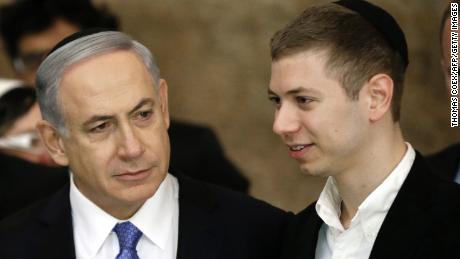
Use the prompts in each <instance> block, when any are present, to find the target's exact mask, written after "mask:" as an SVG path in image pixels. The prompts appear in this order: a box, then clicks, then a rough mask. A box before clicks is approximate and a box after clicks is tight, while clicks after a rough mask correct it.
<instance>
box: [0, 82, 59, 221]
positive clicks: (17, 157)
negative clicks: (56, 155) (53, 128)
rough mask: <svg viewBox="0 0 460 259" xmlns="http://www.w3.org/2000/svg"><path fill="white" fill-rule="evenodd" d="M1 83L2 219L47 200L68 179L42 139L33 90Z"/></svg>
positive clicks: (0, 186) (0, 157)
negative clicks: (38, 132) (38, 128)
mask: <svg viewBox="0 0 460 259" xmlns="http://www.w3.org/2000/svg"><path fill="white" fill-rule="evenodd" d="M6 83H7V82H6V81H2V83H1V84H0V165H1V170H0V176H1V177H0V179H1V180H0V203H1V206H0V219H2V218H4V217H6V216H8V215H10V214H12V213H13V212H15V211H17V210H19V209H21V208H23V207H25V206H27V205H29V204H31V203H33V202H35V201H37V200H39V199H41V198H44V197H46V196H48V195H50V194H52V193H54V192H55V191H57V190H58V189H59V188H61V187H62V186H63V185H64V184H65V183H66V182H67V180H68V174H67V172H66V169H65V168H60V167H57V166H56V164H55V163H54V162H53V160H52V159H51V157H50V155H49V154H48V152H47V151H46V149H45V147H44V145H43V143H42V141H41V140H40V139H39V137H38V135H37V132H36V129H35V125H36V123H37V122H38V121H39V120H41V115H40V110H39V107H38V103H37V100H36V97H35V90H34V89H33V88H31V87H26V86H22V85H18V84H19V82H14V84H15V85H11V84H9V85H6Z"/></svg>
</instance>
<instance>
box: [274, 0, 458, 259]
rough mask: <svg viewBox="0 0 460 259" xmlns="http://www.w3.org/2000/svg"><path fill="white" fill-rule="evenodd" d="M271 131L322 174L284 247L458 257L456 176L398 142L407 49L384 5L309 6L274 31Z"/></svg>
mask: <svg viewBox="0 0 460 259" xmlns="http://www.w3.org/2000/svg"><path fill="white" fill-rule="evenodd" d="M271 56H272V74H271V81H270V88H269V96H270V99H271V100H272V101H273V102H274V105H275V107H276V111H275V121H274V125H273V129H274V131H275V132H276V133H277V134H278V135H280V136H281V138H282V140H283V141H284V142H285V144H286V145H287V147H288V152H289V155H290V156H291V157H292V158H294V159H295V160H297V162H298V163H299V165H300V169H301V171H302V172H303V173H305V174H308V175H315V176H322V177H328V180H327V182H326V185H325V187H324V189H323V191H322V193H321V195H320V197H319V199H318V201H317V202H316V203H314V204H312V205H310V206H309V207H307V208H306V209H305V210H304V211H302V212H301V213H299V214H298V215H297V216H296V218H295V220H294V221H293V223H292V225H291V226H290V228H289V230H288V234H287V238H286V239H287V240H286V244H287V245H286V249H285V251H284V255H283V256H284V258H286V259H293V258H296V259H300V258H317V259H326V258H354V259H364V258H392V259H396V258H401V259H403V258H404V259H407V258H460V256H459V254H460V250H459V249H458V233H459V232H460V224H459V218H460V206H459V204H460V188H459V186H457V185H455V184H453V183H451V182H444V181H442V180H440V179H438V177H437V176H436V175H434V174H433V173H432V172H431V171H430V170H429V168H428V165H427V164H426V162H425V159H424V158H423V157H422V156H421V155H420V154H418V153H417V152H416V151H415V150H414V148H413V147H412V146H411V145H410V144H409V143H407V142H404V138H403V135H402V133H401V129H400V125H399V119H400V106H401V96H402V92H403V83H404V74H405V71H406V68H407V65H408V62H409V61H408V51H407V45H406V41H405V37H404V34H403V32H402V30H401V28H400V27H399V26H398V24H397V23H396V21H395V20H394V19H393V17H391V15H390V14H388V13H387V12H386V11H384V10H383V9H381V8H379V7H377V6H375V5H372V4H370V3H368V2H365V1H358V0H342V1H338V2H334V3H330V4H326V5H323V6H315V7H310V8H307V9H306V10H305V11H304V12H303V13H302V14H301V15H300V16H299V17H297V18H296V19H295V20H294V21H292V22H291V23H290V24H288V25H287V26H286V27H284V28H283V29H281V30H280V31H278V32H277V33H275V35H274V36H273V38H272V41H271Z"/></svg>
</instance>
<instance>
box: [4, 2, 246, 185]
mask: <svg viewBox="0 0 460 259" xmlns="http://www.w3.org/2000/svg"><path fill="white" fill-rule="evenodd" d="M91 27H99V28H106V29H113V30H118V29H119V25H118V19H117V17H116V16H114V15H113V14H111V13H110V12H109V11H108V9H107V8H105V6H103V7H100V8H96V7H95V6H94V5H93V4H92V3H91V1H88V0H75V1H61V0H24V1H17V2H14V3H12V4H10V5H5V6H3V7H1V9H0V32H1V36H2V37H3V41H4V43H5V44H4V45H5V47H6V51H7V54H8V56H9V57H10V59H11V61H12V65H13V68H14V71H15V73H16V75H17V77H18V78H19V79H21V80H23V81H24V82H26V83H28V84H31V85H34V84H35V73H36V70H37V68H38V66H39V64H40V63H41V61H42V59H43V58H44V56H45V55H46V53H48V52H49V51H50V50H51V49H52V48H53V47H54V45H55V44H56V43H57V42H59V41H60V40H62V39H63V38H65V37H66V36H68V35H70V34H72V33H74V32H76V31H79V30H81V29H87V28H91ZM168 131H169V134H170V136H171V152H172V154H173V156H172V160H171V165H170V166H171V168H173V169H176V171H181V172H182V173H184V174H186V175H188V176H190V177H192V178H194V179H198V180H202V181H206V182H210V183H214V184H217V185H221V186H225V187H227V188H230V189H233V190H236V191H240V192H245V193H247V192H248V191H249V182H248V180H247V179H246V177H244V176H243V175H242V174H241V173H240V172H239V170H238V168H236V166H235V165H233V163H232V162H231V161H230V160H229V159H228V158H227V157H226V155H225V152H224V150H223V148H222V147H221V145H220V143H219V140H218V138H217V136H216V135H215V133H214V132H213V131H212V130H211V129H209V128H206V127H204V126H201V125H193V124H190V123H185V122H181V121H177V120H174V119H173V120H171V126H170V128H169V130H168Z"/></svg>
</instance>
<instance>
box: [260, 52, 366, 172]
mask: <svg viewBox="0 0 460 259" xmlns="http://www.w3.org/2000/svg"><path fill="white" fill-rule="evenodd" d="M324 66H325V54H324V52H313V51H305V52H301V53H298V54H293V55H290V56H287V57H283V58H281V59H280V60H277V61H274V62H273V63H272V71H271V73H272V74H271V80H270V87H269V90H268V92H269V98H270V100H271V101H272V102H273V103H274V105H275V107H276V110H275V119H274V123H273V131H274V132H275V133H276V134H278V135H279V136H280V137H281V139H282V140H283V141H284V143H285V144H286V145H287V151H288V153H289V155H290V156H291V157H292V158H294V159H295V160H297V162H298V163H299V164H300V168H301V170H302V171H303V172H305V173H307V174H311V175H323V176H329V175H335V174H337V173H338V172H341V171H344V170H347V169H348V168H351V167H353V165H354V164H356V162H357V161H358V159H359V155H358V153H359V150H360V147H361V146H362V145H363V143H365V140H366V128H367V125H368V120H367V117H366V104H365V103H364V102H363V101H361V100H362V99H364V98H359V100H356V101H353V100H350V98H349V97H348V96H347V95H346V93H345V91H344V89H343V88H342V86H341V85H340V83H339V82H338V81H337V80H335V79H333V78H331V77H328V76H327V75H326V71H325V70H324Z"/></svg>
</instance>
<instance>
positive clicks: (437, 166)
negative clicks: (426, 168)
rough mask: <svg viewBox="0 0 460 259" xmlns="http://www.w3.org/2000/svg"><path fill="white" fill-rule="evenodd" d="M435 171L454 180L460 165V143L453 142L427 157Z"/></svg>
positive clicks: (445, 177)
mask: <svg viewBox="0 0 460 259" xmlns="http://www.w3.org/2000/svg"><path fill="white" fill-rule="evenodd" d="M427 160H428V163H429V164H430V165H431V166H432V168H433V171H435V172H437V173H439V175H440V176H441V177H442V178H444V179H447V180H450V181H454V180H455V177H456V176H457V170H458V167H459V166H460V143H457V144H453V145H451V146H449V147H448V148H446V149H443V150H441V151H439V152H438V153H435V154H432V155H429V156H428V157H427Z"/></svg>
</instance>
